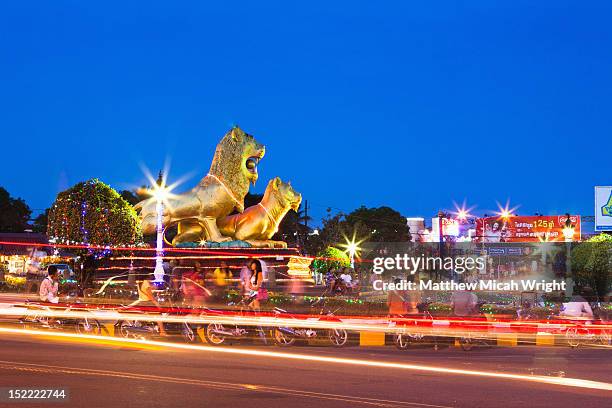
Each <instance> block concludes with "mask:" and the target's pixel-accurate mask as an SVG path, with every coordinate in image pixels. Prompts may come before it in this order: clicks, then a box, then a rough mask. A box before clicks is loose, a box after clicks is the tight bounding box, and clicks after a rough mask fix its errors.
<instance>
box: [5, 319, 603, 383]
mask: <svg viewBox="0 0 612 408" xmlns="http://www.w3.org/2000/svg"><path fill="white" fill-rule="evenodd" d="M0 333H5V334H13V335H29V336H44V337H48V338H49V337H51V338H53V337H54V338H57V339H78V338H82V339H88V340H91V339H99V340H101V341H104V342H105V343H104V345H108V342H109V341H111V342H115V341H116V342H115V344H116V345H118V346H121V345H122V344H143V345H151V346H159V347H164V348H166V349H177V350H192V351H205V352H211V353H225V354H235V355H246V356H254V357H269V358H276V359H287V360H301V361H315V362H321V363H330V364H341V365H352V366H362V367H376V368H384V369H398V370H411V371H419V372H429V373H436V374H446V375H448V374H456V375H466V376H476V377H487V378H497V379H508V380H517V381H525V382H532V383H540V384H548V385H557V386H565V387H578V388H586V389H593V390H601V391H612V384H611V383H606V382H600V381H592V380H584V379H579V378H568V377H550V376H538V375H522V374H511V373H499V372H492V371H481V370H464V369H457V368H451V367H441V366H426V365H417V364H406V363H395V362H386V361H376V360H360V359H355V358H344V357H326V356H312V355H306V354H297V353H287V352H276V351H264V350H252V349H237V348H227V347H219V346H217V347H211V346H196V345H191V344H178V343H169V342H162V341H153V340H136V339H114V338H110V337H104V336H91V335H76V334H70V333H55V332H44V331H38V330H23V329H11V328H0ZM90 344H91V343H90Z"/></svg>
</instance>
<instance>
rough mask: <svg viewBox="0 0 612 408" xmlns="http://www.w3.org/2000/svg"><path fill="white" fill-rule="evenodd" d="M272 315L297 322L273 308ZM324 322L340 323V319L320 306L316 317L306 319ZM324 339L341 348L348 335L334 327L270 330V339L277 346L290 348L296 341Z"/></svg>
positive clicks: (287, 314)
mask: <svg viewBox="0 0 612 408" xmlns="http://www.w3.org/2000/svg"><path fill="white" fill-rule="evenodd" d="M317 304H318V302H315V303H314V304H313V305H312V307H315V306H316V305H317ZM274 314H275V316H276V317H285V316H290V317H291V318H292V319H295V320H297V319H296V318H295V317H293V316H291V315H290V314H289V313H288V312H287V311H286V310H283V309H281V308H278V307H275V308H274ZM309 320H310V321H312V320H314V321H326V322H340V319H338V318H336V317H335V316H334V312H332V311H330V310H326V309H325V306H324V305H322V308H321V310H320V311H319V313H318V316H317V317H314V318H308V319H306V321H309ZM322 337H326V338H327V339H328V340H329V342H330V343H331V344H332V345H333V346H335V347H343V346H344V345H346V343H347V341H348V333H347V331H346V330H344V329H342V328H337V327H334V328H332V329H313V328H309V327H283V326H277V327H274V329H273V330H272V339H273V340H274V343H275V344H276V345H278V346H282V347H285V346H291V345H292V344H294V343H295V342H296V340H309V339H315V338H322Z"/></svg>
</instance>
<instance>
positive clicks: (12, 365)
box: [0, 361, 450, 408]
mask: <svg viewBox="0 0 612 408" xmlns="http://www.w3.org/2000/svg"><path fill="white" fill-rule="evenodd" d="M2 369H4V370H18V371H26V372H39V373H48V374H69V375H79V376H82V375H90V376H100V377H113V378H122V379H129V380H143V381H156V382H164V383H172V384H182V385H193V386H200V387H206V388H214V389H220V390H224V391H241V392H261V393H272V394H282V395H287V396H292V397H294V396H300V397H305V398H317V399H324V400H335V401H342V402H352V403H355V404H364V405H374V406H379V407H406V406H408V407H429V408H450V407H448V406H446V405H432V404H422V403H418V402H409V401H394V400H385V399H379V398H366V397H356V396H351V395H342V394H330V393H322V392H314V391H305V390H297V389H289V388H282V387H274V386H268V385H257V384H239V383H230V382H220V381H207V380H198V379H194V378H180V377H167V376H159V375H150V374H139V373H129V372H124V371H109V370H94V369H87V368H78V367H66V366H55V365H41V364H30V363H21V362H16V361H0V370H2Z"/></svg>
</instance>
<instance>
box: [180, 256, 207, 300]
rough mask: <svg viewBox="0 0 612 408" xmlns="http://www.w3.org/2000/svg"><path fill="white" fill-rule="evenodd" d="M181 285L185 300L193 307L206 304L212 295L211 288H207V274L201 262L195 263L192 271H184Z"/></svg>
mask: <svg viewBox="0 0 612 408" xmlns="http://www.w3.org/2000/svg"><path fill="white" fill-rule="evenodd" d="M181 287H182V291H183V300H184V302H185V303H187V304H189V305H190V306H192V307H202V306H204V305H205V304H206V299H207V298H208V297H209V296H210V295H211V292H210V290H208V289H207V288H206V280H205V275H204V273H203V272H202V268H201V265H200V263H199V262H196V263H195V266H194V269H193V270H192V271H190V272H186V273H183V281H182V284H181Z"/></svg>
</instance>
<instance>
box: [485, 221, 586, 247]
mask: <svg viewBox="0 0 612 408" xmlns="http://www.w3.org/2000/svg"><path fill="white" fill-rule="evenodd" d="M566 220H567V218H566V216H565V215H551V216H517V217H508V218H500V217H487V218H479V219H477V220H476V237H475V239H474V240H475V241H478V242H489V243H493V242H555V241H556V242H559V241H561V242H563V241H565V240H566V237H565V235H564V231H563V230H564V228H565V221H566ZM570 222H571V223H572V225H573V226H574V231H573V236H572V237H571V240H573V241H579V240H580V216H579V215H570ZM566 233H567V231H566ZM570 235H571V230H570ZM568 238H570V237H568Z"/></svg>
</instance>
